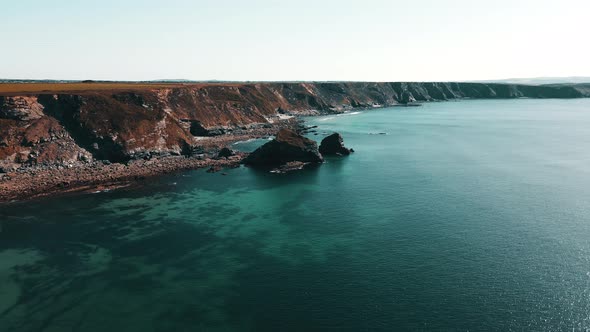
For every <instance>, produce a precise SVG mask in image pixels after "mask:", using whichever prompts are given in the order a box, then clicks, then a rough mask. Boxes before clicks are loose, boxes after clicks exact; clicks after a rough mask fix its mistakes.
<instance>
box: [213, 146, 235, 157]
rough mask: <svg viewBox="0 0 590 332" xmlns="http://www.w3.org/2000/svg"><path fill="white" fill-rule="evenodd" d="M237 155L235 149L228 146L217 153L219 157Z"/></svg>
mask: <svg viewBox="0 0 590 332" xmlns="http://www.w3.org/2000/svg"><path fill="white" fill-rule="evenodd" d="M235 155H236V153H235V152H234V150H232V149H230V148H227V147H226V148H223V149H221V150H219V153H218V154H217V158H227V157H231V156H235Z"/></svg>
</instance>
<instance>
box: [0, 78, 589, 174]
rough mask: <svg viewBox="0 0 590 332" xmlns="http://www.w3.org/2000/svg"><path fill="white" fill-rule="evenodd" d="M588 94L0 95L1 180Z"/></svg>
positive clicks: (543, 89)
mask: <svg viewBox="0 0 590 332" xmlns="http://www.w3.org/2000/svg"><path fill="white" fill-rule="evenodd" d="M66 90H67V89H66ZM588 96H590V89H588V87H586V86H582V85H552V86H526V85H512V84H483V83H251V84H246V83H244V84H240V83H227V84H199V85H190V84H189V85H181V84H179V85H177V86H167V87H159V86H154V87H153V88H152V87H150V88H146V87H145V86H142V87H141V88H137V89H134V88H129V87H126V88H125V89H116V88H113V89H110V90H109V89H106V90H104V89H100V90H99V89H97V90H93V85H92V84H90V85H88V89H86V90H84V91H76V92H74V91H72V92H68V91H64V90H56V91H42V92H37V93H26V92H24V93H14V92H12V93H10V94H8V93H4V94H3V95H2V94H1V93H0V175H1V173H11V172H12V173H14V172H15V171H16V170H19V169H20V170H22V169H23V168H31V167H40V166H43V167H52V166H57V167H69V168H71V167H77V166H79V165H84V164H88V163H91V162H96V161H99V160H105V161H108V162H112V163H120V162H128V161H130V160H139V159H141V160H146V159H151V158H153V157H166V156H192V155H199V154H202V153H203V152H205V151H208V150H209V149H210V148H213V149H214V148H218V147H219V146H221V145H223V143H224V142H229V141H232V140H236V139H240V137H248V136H252V135H253V136H261V135H266V134H267V133H268V132H270V131H273V130H276V128H277V127H279V126H280V122H281V121H282V120H284V119H286V118H288V117H289V116H292V115H304V114H305V115H311V114H328V113H339V112H345V111H348V110H351V109H355V108H373V107H385V106H393V105H399V104H407V103H412V102H421V101H443V100H448V99H461V98H522V97H528V98H582V97H588ZM15 174H17V175H18V173H15ZM5 177H6V176H2V178H5ZM12 178H14V174H13V176H12Z"/></svg>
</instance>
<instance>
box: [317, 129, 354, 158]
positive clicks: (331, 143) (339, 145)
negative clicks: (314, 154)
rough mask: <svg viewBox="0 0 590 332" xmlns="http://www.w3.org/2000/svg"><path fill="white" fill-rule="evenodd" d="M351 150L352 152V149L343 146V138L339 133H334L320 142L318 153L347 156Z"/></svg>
mask: <svg viewBox="0 0 590 332" xmlns="http://www.w3.org/2000/svg"><path fill="white" fill-rule="evenodd" d="M351 152H354V150H352V149H348V148H346V147H345V146H344V140H343V139H342V135H340V134H339V133H334V134H332V135H330V136H328V137H326V138H324V139H323V140H322V143H321V144H320V153H321V154H323V155H341V156H347V155H349V154H350V153H351Z"/></svg>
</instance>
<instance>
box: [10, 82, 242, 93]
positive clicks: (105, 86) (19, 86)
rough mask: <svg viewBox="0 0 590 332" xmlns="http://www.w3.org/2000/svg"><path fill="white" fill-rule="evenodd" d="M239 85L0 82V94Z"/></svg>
mask: <svg viewBox="0 0 590 332" xmlns="http://www.w3.org/2000/svg"><path fill="white" fill-rule="evenodd" d="M210 85H225V86H227V85H239V83H117V82H112V83H111V82H108V83H0V95H1V96H15V95H22V94H50V93H51V94H53V93H72V92H73V93H86V92H97V91H138V90H150V89H164V88H178V87H196V88H198V87H202V86H210Z"/></svg>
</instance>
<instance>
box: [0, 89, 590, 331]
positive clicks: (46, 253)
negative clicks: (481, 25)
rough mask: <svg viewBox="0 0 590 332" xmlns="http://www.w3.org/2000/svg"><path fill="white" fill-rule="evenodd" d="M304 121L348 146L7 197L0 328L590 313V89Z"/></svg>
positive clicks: (423, 326)
mask: <svg viewBox="0 0 590 332" xmlns="http://www.w3.org/2000/svg"><path fill="white" fill-rule="evenodd" d="M306 122H307V124H308V125H317V126H318V128H316V130H317V132H316V133H310V134H308V135H309V137H310V138H313V139H316V140H321V139H322V138H323V137H325V136H327V135H328V134H330V133H332V132H339V133H341V134H342V136H343V137H344V141H345V144H346V146H347V147H352V148H354V149H355V151H356V152H355V153H354V154H352V155H350V156H348V157H330V158H327V159H326V162H325V163H324V164H323V165H322V166H321V167H318V168H315V169H310V170H304V171H298V172H294V173H291V174H283V175H281V174H270V173H267V172H263V171H257V170H254V169H251V168H246V167H241V168H238V169H231V170H225V171H224V172H225V173H227V175H225V176H224V175H222V174H221V173H216V174H208V173H206V172H205V170H196V171H190V172H184V173H179V174H174V175H167V176H162V177H159V178H154V179H149V180H147V181H145V182H144V183H142V184H141V185H138V186H133V187H131V188H127V189H121V190H113V191H110V192H101V193H93V194H76V195H66V196H58V197H53V198H46V199H38V200H34V201H28V202H21V203H15V204H10V205H2V206H0V221H1V231H0V331H2V332H4V331H108V330H110V331H128V332H130V331H142V332H148V331H393V330H408V331H433V330H434V331H447V330H456V331H480V330H486V331H488V330H496V331H508V330H517V331H522V330H530V331H557V330H563V331H584V330H588V329H590V99H576V100H553V99H546V100H541V99H520V100H465V101H449V102H438V103H426V104H424V105H423V106H421V107H396V108H384V109H372V110H366V111H359V112H352V113H348V114H342V115H330V116H320V117H310V118H306ZM314 134H317V135H314ZM264 142H265V140H254V141H250V142H245V143H240V144H237V145H236V146H235V147H236V148H239V149H241V150H252V149H254V148H256V146H258V145H260V144H262V143H264Z"/></svg>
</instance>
